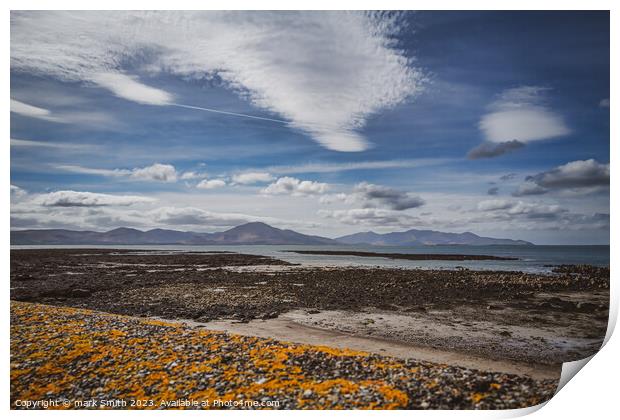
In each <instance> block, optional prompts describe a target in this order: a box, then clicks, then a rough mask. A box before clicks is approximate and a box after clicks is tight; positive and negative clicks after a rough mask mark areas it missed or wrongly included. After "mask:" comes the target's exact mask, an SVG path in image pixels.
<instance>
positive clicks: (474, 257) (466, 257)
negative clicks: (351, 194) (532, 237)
mask: <svg viewBox="0 0 620 420" xmlns="http://www.w3.org/2000/svg"><path fill="white" fill-rule="evenodd" d="M284 252H294V253H296V254H307V255H342V256H347V255H349V256H355V257H369V258H372V257H375V258H376V257H379V258H390V259H393V260H412V261H424V260H437V261H484V260H487V261H512V260H517V259H518V258H514V257H498V256H494V255H480V254H397V253H387V252H363V251H326V250H316V251H305V250H304V251H299V250H298V251H284Z"/></svg>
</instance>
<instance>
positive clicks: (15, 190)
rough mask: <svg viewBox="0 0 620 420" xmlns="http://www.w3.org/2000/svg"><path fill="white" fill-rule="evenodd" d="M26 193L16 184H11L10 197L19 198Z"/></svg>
mask: <svg viewBox="0 0 620 420" xmlns="http://www.w3.org/2000/svg"><path fill="white" fill-rule="evenodd" d="M26 194H27V192H26V190H24V189H23V188H20V187H18V186H17V185H13V184H11V198H13V197H15V198H20V197H23V196H25V195H26Z"/></svg>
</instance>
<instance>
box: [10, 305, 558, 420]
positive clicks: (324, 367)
mask: <svg viewBox="0 0 620 420" xmlns="http://www.w3.org/2000/svg"><path fill="white" fill-rule="evenodd" d="M556 387H557V381H555V380H533V379H530V378H527V377H522V376H516V375H507V374H501V373H493V372H483V371H478V370H472V369H463V368H459V367H456V366H448V365H441V364H433V363H425V362H421V361H415V360H399V359H394V358H389V357H382V356H378V355H374V354H369V353H363V352H355V351H349V350H336V349H332V348H329V347H323V346H307V345H298V344H292V343H287V342H281V341H276V340H269V339H259V338H256V337H244V336H237V335H230V334H225V333H218V332H213V331H207V330H203V329H195V328H191V327H188V326H185V325H181V324H178V323H165V322H160V321H154V320H149V319H140V318H134V317H127V316H119V315H111V314H105V313H101V312H94V311H89V310H82V309H74V308H62V307H53V306H47V305H39V304H31V303H23V302H14V303H12V304H11V407H12V408H14V409H15V408H17V409H24V408H43V407H33V406H28V405H27V404H26V403H27V402H28V401H30V402H36V401H39V402H42V401H44V402H46V404H53V405H51V408H61V409H62V408H64V409H71V408H80V409H81V408H126V409H162V408H164V409H165V408H190V409H191V408H216V409H218V408H284V409H292V408H320V409H325V408H329V409H347V408H366V409H399V408H401V409H508V408H522V407H528V406H532V405H536V404H539V403H541V402H544V401H546V400H547V399H549V398H551V396H552V395H553V393H554V391H555V389H556Z"/></svg>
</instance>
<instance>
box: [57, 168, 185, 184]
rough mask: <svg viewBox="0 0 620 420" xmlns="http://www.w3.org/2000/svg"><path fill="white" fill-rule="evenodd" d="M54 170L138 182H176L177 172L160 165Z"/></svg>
mask: <svg viewBox="0 0 620 420" xmlns="http://www.w3.org/2000/svg"><path fill="white" fill-rule="evenodd" d="M56 168H57V169H60V170H63V171H68V172H75V173H80V174H88V175H101V176H113V177H127V178H130V179H135V180H139V181H159V182H175V181H176V180H177V171H176V169H175V168H174V166H172V165H168V164H162V163H154V164H153V165H151V166H145V167H143V168H133V169H98V168H87V167H84V166H79V165H58V166H56Z"/></svg>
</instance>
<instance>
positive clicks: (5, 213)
mask: <svg viewBox="0 0 620 420" xmlns="http://www.w3.org/2000/svg"><path fill="white" fill-rule="evenodd" d="M4 4H5V5H7V6H8V7H7V6H5V13H4V14H3V19H2V23H1V24H2V28H3V31H2V34H3V36H4V40H3V41H4V42H3V43H2V56H3V57H4V66H3V67H2V69H1V71H2V75H3V80H4V83H3V90H4V92H3V95H4V96H3V97H4V98H5V99H4V101H5V102H4V103H5V104H6V105H7V106H6V107H3V115H2V119H1V121H2V127H3V132H4V133H5V134H6V136H5V138H4V139H5V140H4V150H3V153H0V168H2V170H1V175H0V176H1V177H2V185H4V186H5V188H6V186H7V185H9V183H10V163H9V156H10V153H9V142H8V141H7V140H8V138H9V122H10V115H9V112H8V110H9V108H10V106H9V98H10V92H9V90H10V44H9V39H10V24H9V22H10V17H9V11H10V9H15V10H27V9H33V10H37V9H38V10H43V9H75V10H88V9H90V10H106V9H108V10H131V9H149V10H155V9H162V10H164V9H167V10H172V9H174V10H183V9H187V10H196V9H221V10H244V9H250V10H287V9H292V8H295V9H305V10H338V9H357V10H364V9H370V10H374V9H395V10H399V9H402V10H409V9H415V10H485V9H488V10H611V41H612V43H611V74H612V75H614V74H617V73H618V71H619V68H618V53H617V50H618V30H617V28H618V23H619V20H620V19H618V16H617V10H616V9H617V7H616V8H614V6H615V5H616V4H618V2H613V1H610V0H607V1H605V0H589V1H587V2H585V1H575V0H567V1H562V2H559V1H557V2H553V1H545V0H521V1H514V0H504V1H502V2H497V1H495V2H493V1H485V0H469V1H467V2H464V1H456V0H449V1H442V0H439V1H438V0H435V1H430V0H423V1H420V0H418V1H415V2H412V1H402V0H399V1H397V0H384V1H381V2H378V1H374V2H373V1H367V0H357V1H356V2H346V1H338V0H313V1H309V0H297V1H295V2H290V1H289V2H286V1H276V0H262V1H260V2H251V1H247V0H246V1H243V0H211V1H208V2H206V1H196V0H175V1H174V2H170V1H168V2H165V1H161V0H151V1H145V0H139V1H129V0H124V1H120V0H106V1H101V0H92V1H89V2H84V1H75V0H56V1H53V2H51V1H42V0H38V1H35V0H22V1H13V0H8V1H5V2H4ZM52 6H53V7H52ZM576 36H578V34H576ZM617 93H618V84H617V83H616V82H615V80H614V78H613V77H612V80H611V92H610V94H611V95H610V97H611V96H613V97H614V100H615V98H618V97H619V96H618V94H617ZM614 103H615V102H614ZM615 109H616V108H615V107H614V108H613V110H615ZM613 110H612V111H611V112H610V118H611V131H610V133H611V139H614V141H611V142H610V148H611V154H610V158H611V159H610V161H614V162H615V161H616V160H617V156H618V144H617V142H618V141H619V140H620V136H619V135H618V134H619V133H618V127H617V123H616V122H617V121H618V117H619V115H618V112H616V111H613ZM612 166H613V165H612ZM615 174H616V172H615V170H612V180H611V185H612V188H611V202H610V203H611V204H610V210H611V214H616V211H617V210H618V194H617V193H614V188H613V187H614V186H615V185H617V182H616V181H617V178H618V177H617V176H615ZM4 191H5V192H4V194H3V196H2V197H3V200H2V207H1V211H2V230H1V231H2V232H4V235H6V236H4V241H3V243H2V245H1V246H2V251H3V252H2V254H1V256H0V261H1V263H0V267H2V268H3V272H4V276H3V277H2V280H3V281H4V283H3V284H4V287H5V289H4V290H5V293H6V295H5V297H4V299H2V301H1V302H0V305H2V314H3V317H2V321H1V322H2V328H3V331H4V338H5V340H3V346H2V354H1V355H0V359H1V360H3V361H4V363H3V364H2V368H1V375H2V391H0V392H2V394H1V395H2V397H3V401H4V405H3V409H4V410H6V411H7V412H8V413H7V414H9V415H10V416H11V417H15V418H17V417H19V418H34V417H37V418H38V417H40V416H46V417H57V416H68V417H83V416H84V412H72V413H59V412H52V411H47V412H18V411H11V410H9V389H10V388H9V364H8V363H7V361H8V360H9V352H10V350H9V305H8V303H9V299H8V283H9V266H10V261H9V240H8V239H9V238H8V232H9V231H10V209H9V205H10V191H9V189H8V188H6V189H5V190H4ZM610 235H611V243H612V246H611V260H612V261H620V260H619V257H620V256H619V254H618V249H617V247H616V246H615V243H616V241H617V239H618V227H617V224H616V223H615V220H614V218H613V217H612V220H611V232H610ZM617 277H618V276H617V275H615V270H612V288H611V294H612V304H611V307H610V329H609V331H608V335H607V337H606V339H607V340H609V341H608V342H607V344H606V345H605V347H604V349H603V350H602V351H601V352H599V353H598V354H597V355H595V356H594V357H593V359H592V361H591V362H590V363H588V364H587V366H585V367H584V368H583V370H582V372H580V373H579V375H578V378H577V379H575V380H572V381H569V383H568V384H567V385H566V386H565V387H564V388H563V389H562V390H561V391H560V392H559V393H558V394H557V395H556V396H555V397H554V398H552V399H551V401H550V402H549V403H547V404H546V405H545V407H544V409H542V410H538V409H539V408H541V407H534V408H532V409H525V410H509V411H495V412H493V411H485V412H472V411H449V412H445V411H415V412H412V411H403V412H398V411H390V412H365V411H355V412H332V411H323V412H318V411H313V412H302V411H296V412H295V413H294V415H295V416H296V417H297V416H299V417H300V418H315V417H320V416H330V417H332V416H333V417H335V418H342V417H345V416H350V415H355V416H356V417H361V418H371V417H374V418H377V417H378V416H390V417H394V418H396V417H399V418H405V417H406V418H413V417H414V416H415V417H424V418H447V417H449V418H470V417H476V418H505V417H516V416H520V415H524V414H527V413H529V412H533V411H535V413H534V414H532V415H531V418H538V419H546V418H565V419H573V418H574V419H580V420H582V419H583V418H584V417H586V416H587V417H588V418H603V419H605V418H611V414H612V413H614V414H616V412H617V410H616V408H617V403H616V401H617V391H616V389H617V383H616V382H617V381H616V378H617V377H618V375H619V369H618V365H619V362H618V358H617V357H616V355H617V354H620V351H619V349H620V344H619V342H618V339H617V337H613V336H611V335H610V334H611V331H613V326H614V325H615V321H616V318H617V313H618V287H617V285H618V280H617ZM246 413H248V414H246ZM290 414H291V412H289V411H283V412H252V413H251V414H249V412H242V411H233V412H209V413H208V414H205V413H198V412H194V413H188V414H187V415H188V416H192V417H193V416H200V418H204V416H209V417H224V416H226V417H233V418H241V417H246V416H247V415H251V416H256V417H261V418H264V417H267V416H269V417H280V418H284V416H286V417H288V416H289V415H290ZM88 415H89V416H91V415H92V416H95V417H100V416H105V417H107V416H108V415H109V413H106V412H93V413H92V414H91V413H88ZM113 415H114V416H120V417H125V416H132V417H143V416H156V417H158V416H166V418H170V417H176V416H183V415H184V414H181V412H180V411H174V412H166V413H165V414H163V413H162V414H159V415H157V414H156V413H152V412H148V413H147V412H143V411H140V412H136V411H134V412H115V413H114V414H113ZM159 418H161V417H159ZM194 418H196V417H194Z"/></svg>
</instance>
